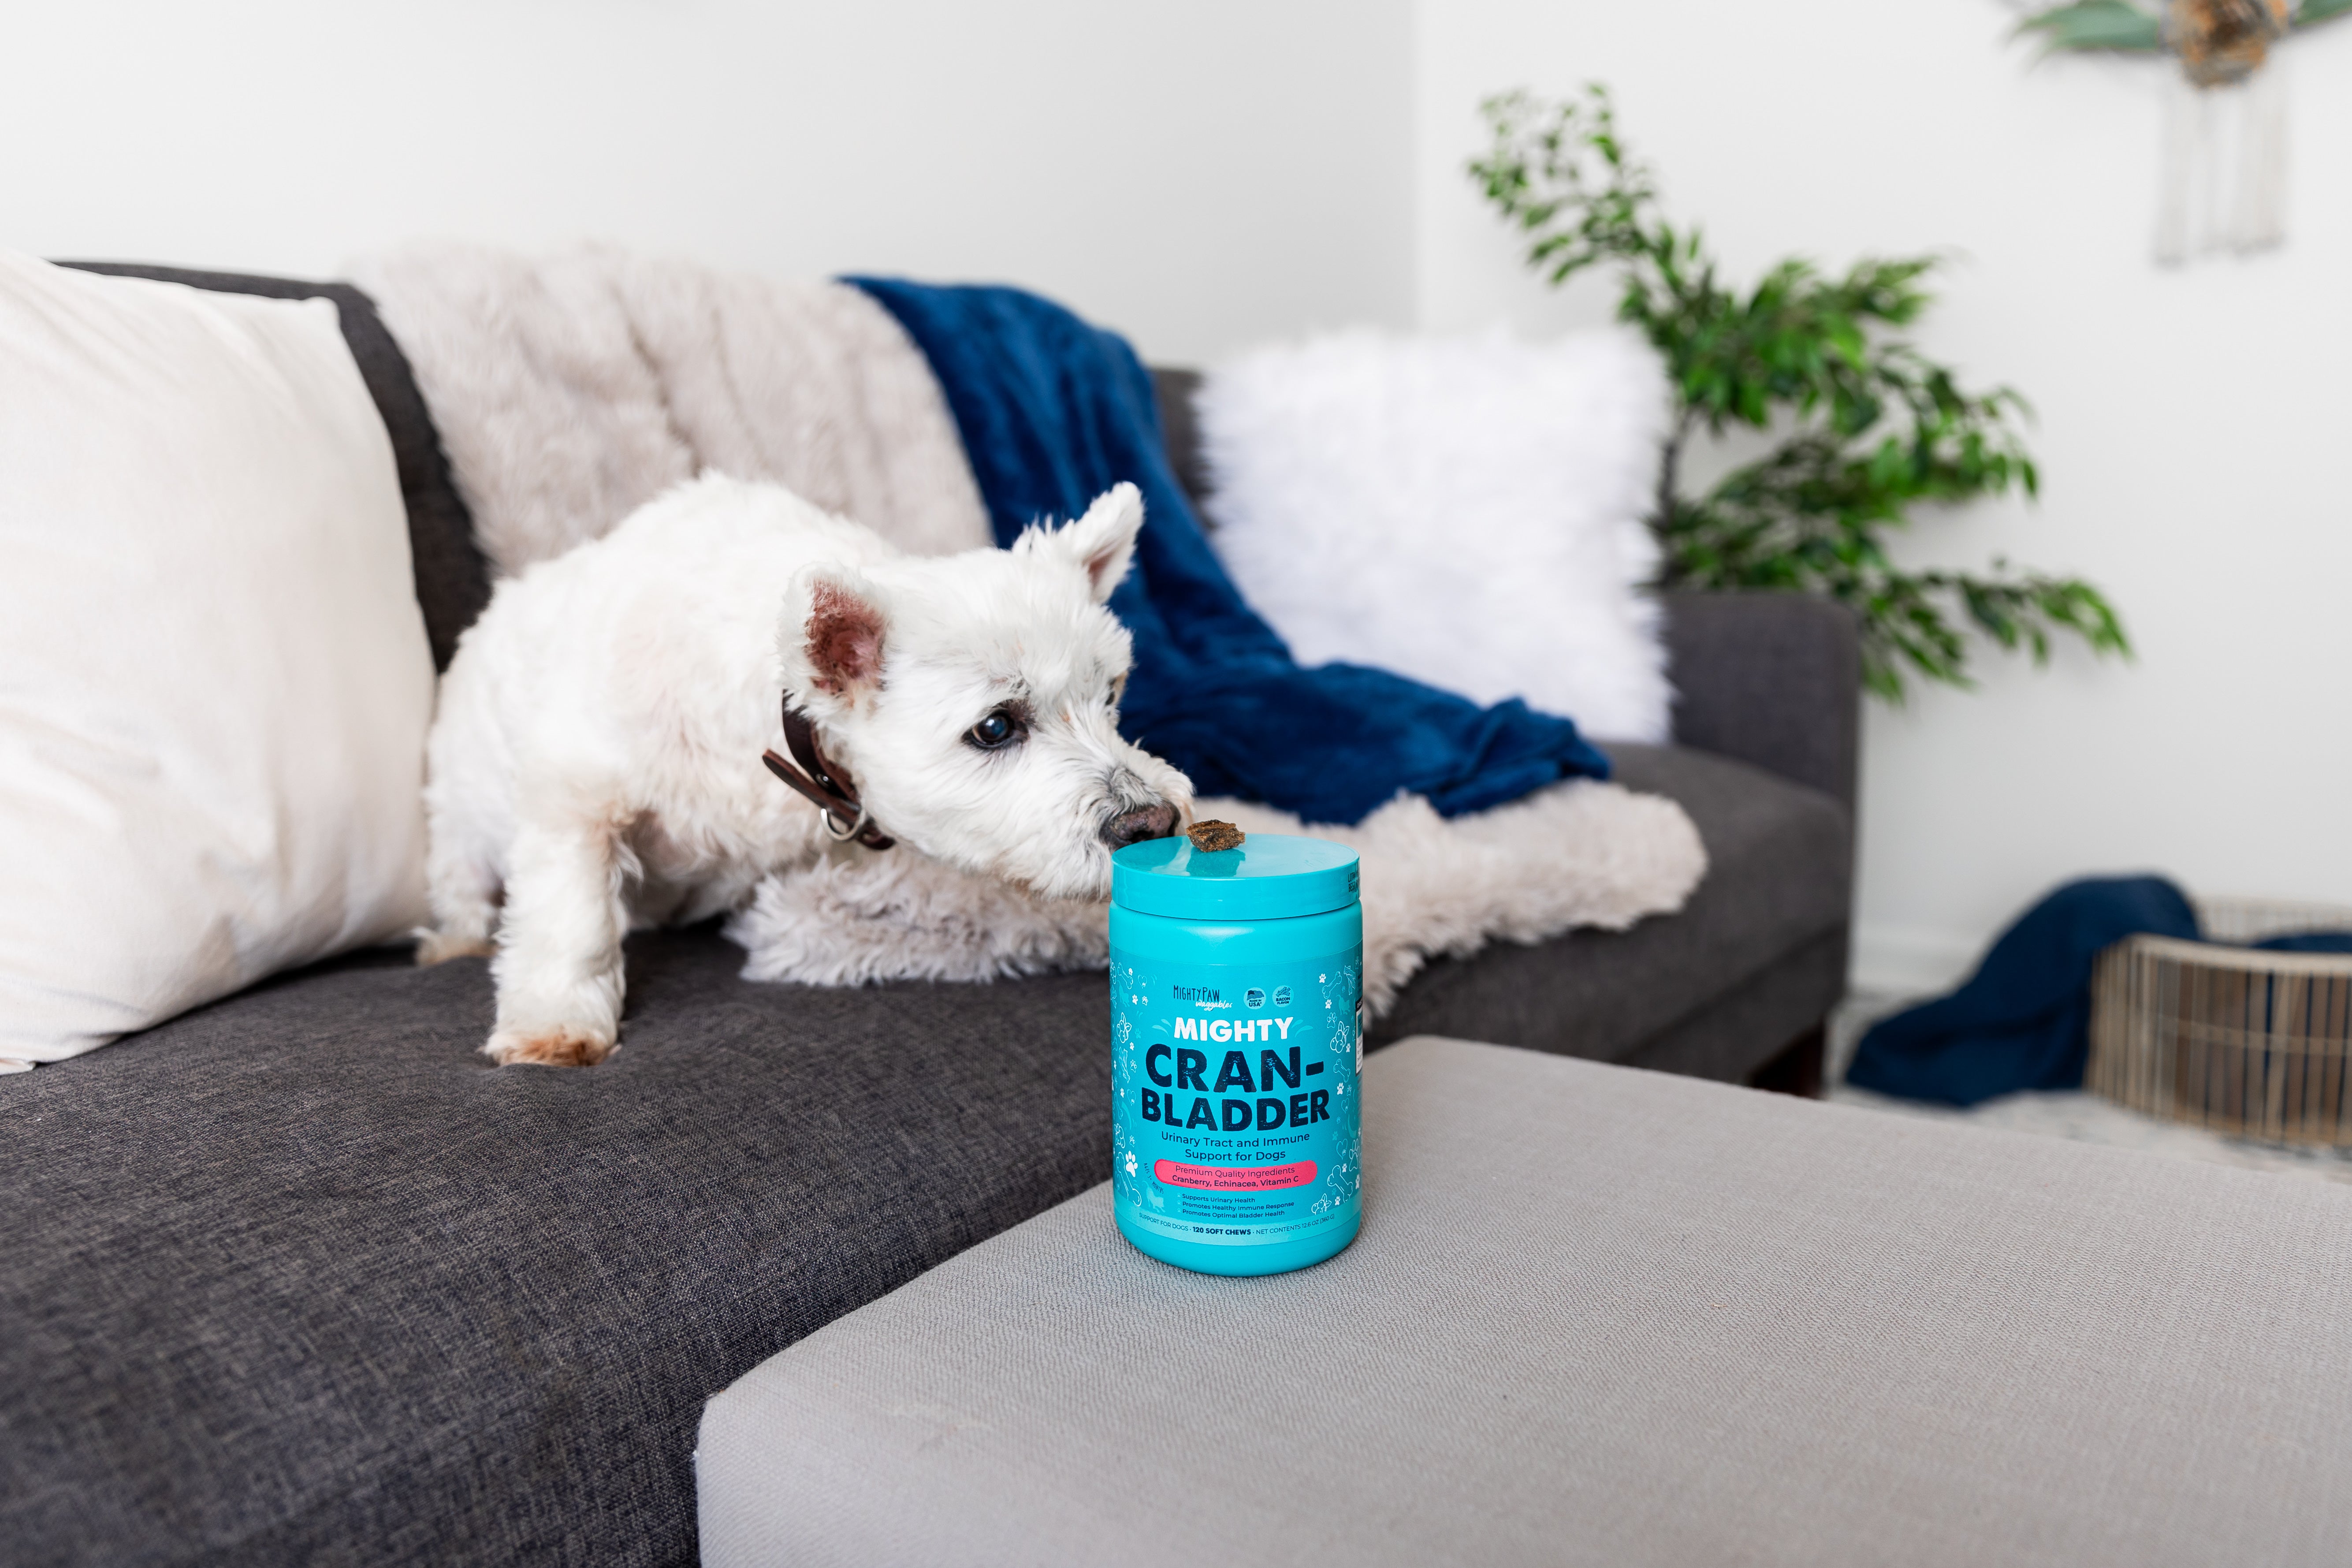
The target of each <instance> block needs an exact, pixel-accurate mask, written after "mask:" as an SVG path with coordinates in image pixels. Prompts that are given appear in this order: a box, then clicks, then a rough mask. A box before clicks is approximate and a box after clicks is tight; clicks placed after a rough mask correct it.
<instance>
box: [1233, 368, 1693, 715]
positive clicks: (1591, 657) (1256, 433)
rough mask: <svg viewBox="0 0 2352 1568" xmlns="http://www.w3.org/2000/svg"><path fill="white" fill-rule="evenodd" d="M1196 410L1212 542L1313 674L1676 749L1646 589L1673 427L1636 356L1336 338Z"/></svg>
mask: <svg viewBox="0 0 2352 1568" xmlns="http://www.w3.org/2000/svg"><path fill="white" fill-rule="evenodd" d="M1197 408H1198V412H1199V415H1200V420H1201V430H1202V444H1203V447H1204V450H1205V454H1206V457H1207V458H1208V462H1209V467H1210V470H1211V472H1212V473H1213V476H1214V478H1215V499H1214V500H1213V501H1212V502H1211V503H1210V508H1209V510H1210V515H1211V517H1212V518H1213V520H1214V521H1215V523H1216V531H1214V532H1213V534H1212V535H1211V536H1210V537H1211V540H1212V542H1213V544H1214V545H1215V547H1216V550H1217V553H1218V554H1219V555H1221V556H1222V557H1223V559H1224V563H1225V566H1226V569H1227V570H1228V571H1230V572H1231V573H1232V574H1233V576H1234V582H1235V583H1237V584H1239V585H1240V587H1241V590H1242V593H1243V594H1244V596H1246V597H1247V598H1248V600H1249V601H1250V603H1251V604H1252V605H1255V606H1256V607H1257V609H1258V611H1259V613H1261V614H1262V615H1264V616H1265V618H1266V619H1267V620H1268V621H1270V622H1272V623H1273V625H1274V626H1275V629H1276V630H1277V631H1279V632H1281V633H1282V635H1283V636H1284V637H1286V638H1287V639H1288V641H1289V643H1290V646H1291V648H1292V650H1293V651H1294V652H1295V653H1297V655H1298V657H1299V658H1300V659H1301V660H1302V661H1304V662H1307V663H1310V664H1313V663H1320V662H1323V661H1325V660H1328V659H1347V660H1350V661H1352V662H1354V663H1358V664H1371V665H1379V666H1382V667H1384V668H1389V669H1393V670H1397V671H1399V672H1401V673H1402V674H1405V675H1410V676H1412V677H1414V678H1416V679H1421V680H1425V681H1427V682H1429V683H1430V684H1432V685H1433V686H1440V687H1444V688H1446V689H1449V690H1453V691H1458V692H1461V693H1463V694H1464V695H1465V696H1468V697H1474V698H1476V699H1477V700H1480V701H1482V702H1494V701H1499V700H1502V699H1503V698H1506V697H1524V698H1526V699H1527V700H1528V703H1529V704H1530V705H1532V706H1534V707H1536V708H1539V709H1542V710H1546V711H1549V712H1553V713H1559V714H1565V715H1566V716H1567V717H1569V718H1571V719H1573V720H1575V721H1577V723H1578V724H1579V725H1580V726H1581V727H1582V728H1583V729H1584V730H1585V731H1586V732H1587V733H1589V734H1592V735H1596V736H1600V737H1603V738H1606V739H1611V740H1623V741H1664V740H1665V739H1666V738H1667V736H1668V732H1669V730H1670V728H1671V724H1670V716H1669V708H1670V706H1671V703H1672V700H1673V691H1672V689H1671V688H1670V687H1669V686H1668V685H1667V682H1666V672H1665V653H1664V648H1663V647H1662V646H1661V644H1660V642H1659V637H1658V614H1657V606H1656V605H1655V604H1654V602H1653V601H1652V600H1651V599H1649V598H1648V597H1647V596H1645V595H1643V593H1642V592H1641V591H1640V589H1641V584H1643V583H1646V582H1647V581H1648V580H1649V579H1650V577H1651V576H1652V575H1653V574H1654V572H1655V571H1656V568H1657V545H1656V542H1655V541H1654V540H1653V539H1652V538H1651V536H1650V533H1649V531H1648V529H1647V528H1645V527H1644V526H1643V521H1642V520H1643V517H1644V516H1645V515H1646V514H1647V512H1648V510H1649V508H1650V501H1651V497H1652V493H1653V490H1654V486H1655V484H1656V482H1657V468H1658V451H1659V443H1660V442H1661V441H1662V440H1663V439H1664V436H1665V433H1666V427H1667V421H1668V419H1669V417H1670V411H1669V408H1668V404H1667V388H1666V384H1665V375H1664V370H1663V368H1662V367H1661V366H1660V364H1659V363H1658V360H1657V357H1656V355H1655V354H1654V353H1652V352H1651V350H1650V348H1649V347H1648V345H1647V344H1645V343H1643V342H1642V341H1641V340H1640V339H1639V338H1637V337H1634V336H1633V334H1631V333H1630V332H1626V331H1613V330H1612V331H1600V332H1586V333H1580V334H1577V335H1575V336H1571V337H1568V338H1563V339H1561V340H1559V342H1552V343H1528V342H1517V341H1515V340H1513V339H1510V338H1508V337H1506V336H1504V335H1503V334H1501V333H1499V332H1497V333H1491V334H1487V335H1484V336H1477V337H1419V338H1410V337H1395V336H1390V335H1386V334H1382V333H1378V332H1372V331H1350V332H1344V333H1340V334H1339V335H1336V336H1332V337H1326V338H1320V339H1317V340H1314V341H1312V342H1306V343H1301V344H1297V345H1285V346H1282V347H1276V348H1268V349H1263V350H1260V351H1258V352H1256V353H1251V354H1249V355H1247V356H1246V357H1244V358H1243V359H1242V360H1240V361H1239V362H1238V363H1234V364H1232V365H1229V366H1227V367H1225V368H1224V369H1222V370H1219V371H1216V372H1214V373H1213V374H1210V375H1209V376H1208V378H1207V380H1206V381H1205V383H1204V384H1202V388H1201V392H1200V396H1199V402H1198V405H1197Z"/></svg>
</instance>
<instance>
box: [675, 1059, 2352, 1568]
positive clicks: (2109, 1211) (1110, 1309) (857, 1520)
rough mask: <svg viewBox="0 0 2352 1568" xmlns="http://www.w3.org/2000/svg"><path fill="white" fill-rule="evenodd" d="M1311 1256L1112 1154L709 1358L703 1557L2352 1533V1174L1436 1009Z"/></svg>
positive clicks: (1648, 1557) (2161, 1543) (1578, 1548)
mask: <svg viewBox="0 0 2352 1568" xmlns="http://www.w3.org/2000/svg"><path fill="white" fill-rule="evenodd" d="M1364 1112H1365V1125H1364V1171H1365V1181H1364V1191H1365V1199H1366V1205H1365V1217H1364V1228H1363V1232H1362V1234H1361V1236H1360V1237H1359V1238H1358V1239H1357V1241H1356V1243H1355V1244H1354V1246H1353V1247H1350V1248H1349V1250H1348V1251H1346V1252H1344V1253H1341V1254H1340V1255H1339V1257H1338V1258H1334V1259H1332V1260H1331V1261H1330V1262H1328V1263H1326V1264H1323V1265H1321V1266H1319V1267H1318V1268H1311V1269H1307V1270H1305V1271H1302V1272H1300V1273H1297V1274H1291V1275H1286V1276H1276V1277H1273V1278H1269V1279H1211V1278H1207V1277H1203V1276H1199V1275H1192V1274H1187V1273H1184V1272H1183V1271H1181V1270H1179V1269H1175V1268H1169V1267H1167V1266H1166V1265H1164V1264H1160V1263H1155V1262H1153V1261H1151V1260H1150V1259H1149V1258H1144V1257H1143V1256H1141V1255H1140V1254H1139V1253H1137V1252H1135V1251H1134V1250H1133V1249H1132V1248H1130V1247H1128V1246H1127V1245H1126V1244H1125V1243H1124V1242H1123V1241H1121V1240H1120V1239H1119V1238H1118V1236H1117V1235H1116V1233H1115V1232H1114V1231H1113V1230H1112V1228H1111V1224H1110V1216H1109V1206H1108V1197H1107V1194H1108V1187H1107V1186H1104V1187H1097V1188H1096V1189H1095V1190H1093V1191H1091V1192H1089V1193H1087V1194H1085V1195H1083V1196H1080V1197H1077V1198H1075V1199H1073V1200H1071V1201H1070V1202H1069V1203H1067V1204H1065V1205H1062V1206H1060V1207H1058V1208H1056V1209H1055V1210H1053V1211H1052V1212H1050V1213H1048V1214H1045V1215H1040V1216H1039V1217H1038V1218H1036V1219H1034V1220H1032V1221H1030V1222H1029V1223H1028V1224H1026V1225H1024V1226H1021V1227H1019V1228H1018V1229H1015V1230H1013V1231H1011V1232H1009V1233H1007V1234H1006V1235H1003V1236H1002V1237H997V1238H996V1239H995V1240H993V1241H992V1242H989V1243H987V1244H985V1245H983V1246H982V1247H975V1248H974V1249H972V1250H971V1251H970V1252H967V1253H965V1254H964V1255H963V1256H961V1258H957V1259H956V1260H955V1261H954V1262H952V1263H950V1264H948V1265H946V1266H945V1267H943V1268H939V1269H937V1270H934V1271H933V1272H932V1273H930V1274H929V1275H926V1276H925V1277H923V1278H922V1279H919V1280H917V1281H916V1282H915V1283H913V1284H912V1285H909V1286H908V1287H906V1288H904V1289H900V1290H898V1292H896V1293H895V1294H893V1295H891V1296H888V1297H887V1298H885V1299H884V1300H880V1301H877V1302H876V1303H874V1304H873V1305H871V1306H869V1307H866V1308H864V1309H863V1310H859V1311H857V1312H855V1313H852V1314H850V1315H849V1316H848V1317H845V1318H844V1319H842V1320H841V1321H838V1322H835V1323H834V1324H833V1325H832V1326H831V1327H829V1328H827V1329H824V1331H820V1332H819V1333H817V1334H815V1335H813V1336H811V1337H810V1338H809V1339H807V1340H804V1341H803V1342H801V1343H800V1344H798V1345H796V1346H795V1347H793V1349H792V1350H791V1351H788V1352H785V1353H784V1354H782V1355H781V1356H779V1357H777V1358H776V1359H774V1360H772V1361H771V1362H769V1363H766V1364H764V1365H762V1366H761V1367H760V1368H759V1370H757V1371H756V1372H754V1373H751V1375H749V1376H748V1377H746V1378H744V1379H743V1380H742V1381H741V1382H740V1383H738V1384H735V1385H734V1386H733V1387H731V1388H730V1389H729V1390H728V1391H727V1392H726V1393H725V1394H721V1395H719V1397H718V1398H717V1399H715V1400H713V1401H712V1402H711V1404H710V1407H709V1411H708V1412H707V1413H706V1415H704V1417H703V1422H702V1428H701V1434H700V1445H699V1449H700V1451H699V1454H698V1475H699V1483H700V1499H701V1512H702V1543H703V1562H704V1563H706V1564H709V1565H711V1568H748V1565H751V1564H761V1563H793V1564H800V1565H809V1568H816V1565H821V1564H830V1563H839V1564H856V1565H857V1568H888V1565H892V1564H910V1565H911V1564H932V1563H959V1564H984V1563H1022V1564H1030V1565H1045V1564H1058V1563H1070V1564H1081V1563H1083V1564H1089V1565H1103V1568H1144V1565H1156V1564H1171V1565H1173V1564H1182V1565H1184V1568H1194V1565H1197V1564H1202V1563H1285V1564H1297V1565H1300V1568H1318V1565H1321V1564H1332V1565H1334V1568H1338V1565H1342V1564H1344V1565H1347V1568H1375V1565H1381V1564H1396V1565H1399V1568H1404V1565H1418V1564H1431V1563H1465V1564H1481V1565H1487V1564H1517V1563H1528V1564H1538V1563H1540V1564H1548V1565H1562V1568H1573V1565H1576V1564H1588V1563H1589V1564H1595V1565H1609V1568H1644V1565H1652V1564H1654V1565H1658V1568H1670V1565H1671V1568H1682V1565H1685V1564H1694V1563H1749V1564H1761V1565H1772V1564H1789V1565H1791V1568H1846V1565H1855V1568H1860V1565H1865V1564H1869V1565H1875V1564H1885V1563H1901V1564H1905V1565H1906V1568H1944V1565H1950V1568H1981V1565H1984V1564H1991V1563H1999V1564H2003V1565H2007V1568H2020V1565H2029V1564H2050V1565H2053V1568H2056V1565H2064V1568H2102V1565H2108V1564H2112V1565H2115V1568H2164V1565H2169V1564H2180V1565H2184V1568H2187V1565H2206V1564H2214V1563H2230V1564H2248V1565H2252V1564H2304V1563H2309V1564H2317V1563H2343V1562H2346V1561H2352V1489H2347V1487H2346V1486H2345V1485H2344V1478H2345V1477H2346V1476H2347V1474H2352V1418H2347V1410H2352V1337H2347V1335H2345V1334H2344V1333H2343V1332H2342V1331H2341V1326H2342V1325H2343V1324H2345V1323H2346V1322H2347V1321H2352V1268H2347V1266H2346V1263H2345V1254H2344V1237H2345V1236H2346V1235H2347V1233H2352V1191H2347V1190H2346V1189H2344V1188H2341V1187H2333V1186H2326V1185H2322V1184H2301V1183H2290V1182H2285V1181H2282V1180H2280V1179H2279V1178H2277V1177H2274V1176H2271V1175H2267V1174H2260V1173H2251V1172H2241V1171H2233V1170H2226V1169H2221V1168H2218V1167H2213V1166H2208V1165H2195V1164H2189V1163H2181V1162H2173V1161H2168V1160H2165V1159H2162V1158H2159V1157H2157V1156H2153V1155H2147V1154H2141V1153H2138V1152H2129V1151H2124V1150H2116V1149H2104V1148H2093V1147H2089V1146H2085V1145H2081V1144H2073V1143H2066V1142H2057V1141H2052V1140H2042V1139H2029V1138H2023V1137H2017V1136H2013V1135H2010V1134H2006V1133H1999V1132H1988V1131H1982V1130H1979V1129H1975V1128H1967V1127H1955V1126H1947V1125H1941V1124H1937V1123H1931V1122H1923V1121H1915V1120H1912V1119H1910V1118H1902V1117H1891V1116H1885V1115H1883V1114H1880V1113H1876V1112H1872V1111H1864V1110H1849V1109H1846V1108H1843V1107H1838V1106H1829V1105H1822V1104H1817V1103H1810V1102H1807V1101H1802V1100H1790V1099H1788V1098H1786V1097H1782V1096H1778V1095H1763V1094H1753V1093H1746V1092H1742V1091H1739V1090H1735V1089H1726V1088H1722V1087H1719V1086H1717V1085H1713V1084H1706V1083H1699V1082H1694V1081H1692V1080H1689V1079H1678V1078H1670V1077H1665V1076H1664V1075H1659V1074H1653V1073H1640V1072H1631V1071H1627V1070H1625V1069H1623V1068H1609V1067H1598V1066H1591V1065H1587V1064H1583V1063H1578V1062H1570V1061H1563V1060H1559V1059H1557V1058H1543V1057H1538V1056H1534V1055H1530V1054H1528V1053H1526V1052H1519V1051H1506V1050H1498V1049H1496V1048H1494V1047H1478V1046H1464V1045H1459V1044H1455V1043H1452V1042H1445V1041H1434V1040H1420V1041H1415V1042H1412V1043H1411V1044H1408V1045H1403V1046H1400V1047H1396V1048H1394V1049H1392V1050H1390V1051H1386V1052H1383V1053H1382V1054H1381V1055H1380V1056H1378V1057H1375V1058H1371V1059H1370V1061H1368V1063H1367V1064H1366V1067H1365V1093H1364Z"/></svg>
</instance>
